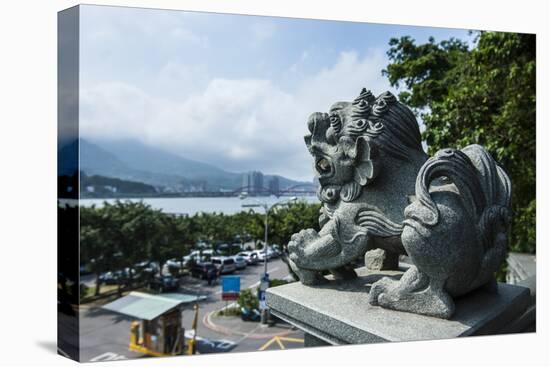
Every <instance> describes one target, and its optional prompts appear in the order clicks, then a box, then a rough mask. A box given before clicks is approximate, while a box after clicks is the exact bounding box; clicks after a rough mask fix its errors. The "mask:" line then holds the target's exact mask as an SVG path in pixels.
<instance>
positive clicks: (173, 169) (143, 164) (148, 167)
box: [80, 139, 303, 191]
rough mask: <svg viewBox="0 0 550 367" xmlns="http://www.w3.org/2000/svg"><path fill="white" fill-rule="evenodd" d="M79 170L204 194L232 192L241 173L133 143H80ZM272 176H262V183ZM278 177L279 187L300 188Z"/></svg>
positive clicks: (81, 140)
mask: <svg viewBox="0 0 550 367" xmlns="http://www.w3.org/2000/svg"><path fill="white" fill-rule="evenodd" d="M80 167H81V171H83V172H85V173H86V174H87V175H101V176H105V177H113V178H118V179H122V180H130V181H136V182H143V183H146V184H149V185H155V186H165V187H166V186H172V187H174V186H179V187H190V186H201V185H202V186H203V187H204V188H205V189H206V190H211V191H217V190H220V189H226V190H227V189H228V190H234V189H237V188H239V187H241V185H242V173H236V172H228V171H225V170H223V169H221V168H219V167H216V166H213V165H211V164H207V163H203V162H198V161H194V160H190V159H186V158H184V157H180V156H178V155H175V154H172V153H168V152H165V151H163V150H161V149H158V148H154V147H150V146H147V145H145V144H142V143H139V142H137V141H133V140H118V141H89V140H86V139H80ZM271 177H273V176H270V175H266V176H264V183H265V185H266V186H267V181H268V180H269V179H270V178H271ZM278 177H279V181H280V187H281V188H285V187H289V186H293V185H298V184H303V182H298V181H294V180H290V179H287V178H285V177H281V176H278Z"/></svg>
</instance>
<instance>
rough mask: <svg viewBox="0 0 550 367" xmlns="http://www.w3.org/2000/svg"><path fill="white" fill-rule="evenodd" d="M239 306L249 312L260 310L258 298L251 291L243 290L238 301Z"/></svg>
mask: <svg viewBox="0 0 550 367" xmlns="http://www.w3.org/2000/svg"><path fill="white" fill-rule="evenodd" d="M237 304H238V305H239V306H240V307H242V308H245V309H248V310H257V309H259V308H260V303H259V301H258V297H257V296H256V295H255V294H254V292H252V290H251V289H249V288H247V289H243V290H242V291H241V293H240V294H239V298H238V299H237Z"/></svg>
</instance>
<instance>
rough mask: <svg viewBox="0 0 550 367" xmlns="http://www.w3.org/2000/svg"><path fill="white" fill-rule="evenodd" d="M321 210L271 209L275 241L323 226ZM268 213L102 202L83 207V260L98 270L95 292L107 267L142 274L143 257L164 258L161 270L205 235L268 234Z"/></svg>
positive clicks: (220, 238) (239, 237)
mask: <svg viewBox="0 0 550 367" xmlns="http://www.w3.org/2000/svg"><path fill="white" fill-rule="evenodd" d="M318 213H319V205H311V204H307V203H306V202H297V203H296V204H293V205H290V206H288V207H284V208H279V210H277V211H275V212H273V211H272V212H270V214H269V219H268V223H269V242H270V243H280V244H283V245H286V244H287V243H288V242H289V240H290V236H292V234H294V233H296V232H298V231H299V230H300V229H302V228H304V227H313V228H317V229H318V226H319V225H318V223H317V217H318ZM264 219H265V215H264V214H262V213H255V212H253V211H250V212H240V213H236V214H233V215H226V214H223V213H222V214H219V213H200V214H196V215H193V216H174V215H169V214H165V213H163V212H162V211H160V210H155V209H152V208H151V207H150V206H149V205H146V204H144V203H143V202H131V201H116V202H115V203H114V204H109V203H107V202H106V203H105V204H104V205H103V206H102V207H100V208H98V207H95V206H92V207H81V208H80V250H81V253H80V260H81V263H82V264H87V265H89V266H90V268H91V270H92V272H93V273H95V274H96V291H95V293H96V294H99V289H100V281H99V275H100V274H101V273H104V272H107V271H116V270H123V269H127V268H129V269H133V270H136V275H138V274H137V270H138V269H135V267H136V264H138V263H141V262H143V261H154V262H156V263H158V264H159V270H160V269H162V265H163V264H165V263H166V262H167V261H168V260H169V259H173V258H176V259H181V258H182V256H184V255H187V254H189V252H190V251H191V249H193V248H194V247H195V245H196V243H197V242H199V241H206V242H209V243H210V244H212V246H213V247H217V245H218V244H221V243H234V242H235V241H237V242H238V241H241V242H242V241H244V239H251V240H263V238H264ZM128 274H130V276H132V274H133V273H132V271H130V272H128ZM135 280H137V279H127V282H128V283H132V282H134V281H135Z"/></svg>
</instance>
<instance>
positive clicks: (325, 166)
mask: <svg viewBox="0 0 550 367" xmlns="http://www.w3.org/2000/svg"><path fill="white" fill-rule="evenodd" d="M317 170H318V171H319V172H320V173H328V172H330V163H329V161H328V160H327V159H325V158H321V159H319V160H318V161H317Z"/></svg>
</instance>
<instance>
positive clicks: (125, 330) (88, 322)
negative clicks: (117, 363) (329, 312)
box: [80, 259, 303, 362]
mask: <svg viewBox="0 0 550 367" xmlns="http://www.w3.org/2000/svg"><path fill="white" fill-rule="evenodd" d="M263 268H264V267H263V263H260V264H258V265H252V266H247V267H246V268H245V269H243V270H239V271H236V272H234V273H233V274H232V275H239V276H240V278H241V289H244V288H255V287H257V286H258V284H259V280H260V276H261V274H262V273H263ZM268 273H269V275H270V278H272V279H274V278H285V277H286V276H288V274H289V273H288V268H287V265H286V264H285V263H284V262H283V261H282V260H280V259H274V260H271V261H269V263H268ZM179 292H181V293H186V294H194V295H201V296H206V300H205V301H202V302H200V304H199V320H200V322H199V326H198V329H197V342H198V344H197V350H198V353H200V354H205V353H223V352H248V351H257V350H259V349H260V348H262V347H264V348H265V350H273V349H280V344H279V343H281V341H280V340H279V342H278V343H275V342H271V343H269V342H270V341H271V339H273V338H274V337H275V336H277V335H283V337H282V338H283V339H282V340H283V345H284V347H285V349H286V348H296V347H302V346H303V344H302V343H300V342H299V341H300V340H302V339H303V333H302V332H300V331H298V330H293V329H291V328H290V326H289V325H287V324H278V325H276V326H274V327H265V326H261V325H260V324H259V323H252V322H245V321H242V320H240V318H238V317H231V318H229V317H226V318H224V319H223V320H221V321H223V327H219V328H216V327H215V325H214V326H213V325H212V323H213V321H212V320H215V319H216V318H213V317H212V315H213V312H215V311H217V310H219V309H221V308H223V307H224V306H226V305H227V304H228V302H227V301H222V299H221V285H220V283H219V282H218V283H216V284H212V285H211V286H209V285H208V284H207V282H206V281H205V280H199V279H196V278H192V277H190V276H185V277H183V278H182V281H181V287H180V289H179ZM100 307H101V304H100V303H94V304H89V305H84V306H81V312H80V335H81V338H80V348H81V358H82V361H92V362H93V361H106V360H120V359H130V358H141V357H144V356H143V355H142V354H138V353H134V352H131V351H129V350H128V341H129V335H130V323H131V321H132V319H131V318H129V317H126V316H123V315H119V314H115V313H112V312H109V311H105V310H103V309H101V308H100ZM193 315H194V314H193V310H192V306H190V305H189V306H186V308H184V311H183V317H182V325H183V327H184V328H185V330H186V333H189V331H190V330H191V325H192V320H193ZM209 315H210V317H208V316H209ZM214 323H215V322H214ZM285 338H286V339H285ZM285 340H287V341H285ZM266 345H267V347H266Z"/></svg>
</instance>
